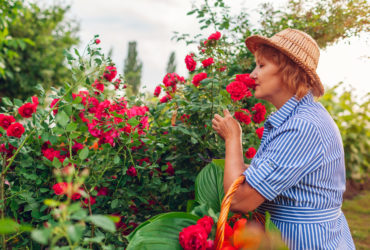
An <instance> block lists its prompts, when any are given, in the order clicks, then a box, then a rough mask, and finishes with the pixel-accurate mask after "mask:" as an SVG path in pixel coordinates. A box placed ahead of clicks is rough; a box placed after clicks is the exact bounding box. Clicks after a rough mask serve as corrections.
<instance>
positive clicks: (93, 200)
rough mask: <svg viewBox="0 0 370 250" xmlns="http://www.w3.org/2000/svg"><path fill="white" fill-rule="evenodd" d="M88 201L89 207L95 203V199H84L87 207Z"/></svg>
mask: <svg viewBox="0 0 370 250" xmlns="http://www.w3.org/2000/svg"><path fill="white" fill-rule="evenodd" d="M89 200H90V204H91V205H94V204H95V203H96V199H95V197H92V196H90V197H89V198H86V199H84V203H85V204H86V205H89Z"/></svg>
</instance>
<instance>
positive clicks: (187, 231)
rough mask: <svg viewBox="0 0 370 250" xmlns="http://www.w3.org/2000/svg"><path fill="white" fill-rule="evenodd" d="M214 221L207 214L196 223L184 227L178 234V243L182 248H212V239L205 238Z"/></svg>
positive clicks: (186, 249) (200, 249)
mask: <svg viewBox="0 0 370 250" xmlns="http://www.w3.org/2000/svg"><path fill="white" fill-rule="evenodd" d="M213 224H214V222H213V219H212V218H211V217H209V216H204V217H203V218H201V219H199V220H198V221H197V224H195V225H191V226H189V227H185V228H184V229H182V231H181V232H180V234H179V241H180V245H181V246H182V247H183V248H184V250H193V249H197V250H207V249H213V247H214V246H213V245H214V244H213V241H212V240H207V239H208V236H209V234H210V233H211V230H212V226H213Z"/></svg>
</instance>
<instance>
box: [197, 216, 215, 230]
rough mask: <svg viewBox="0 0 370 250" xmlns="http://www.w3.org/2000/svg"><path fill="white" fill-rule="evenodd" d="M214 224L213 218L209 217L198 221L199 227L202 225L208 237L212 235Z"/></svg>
mask: <svg viewBox="0 0 370 250" xmlns="http://www.w3.org/2000/svg"><path fill="white" fill-rule="evenodd" d="M213 224H214V222H213V219H212V217H210V216H207V215H206V216H204V217H203V218H201V219H199V220H198V221H197V225H201V226H202V227H203V228H204V230H206V233H207V235H209V234H210V233H211V231H212V226H213Z"/></svg>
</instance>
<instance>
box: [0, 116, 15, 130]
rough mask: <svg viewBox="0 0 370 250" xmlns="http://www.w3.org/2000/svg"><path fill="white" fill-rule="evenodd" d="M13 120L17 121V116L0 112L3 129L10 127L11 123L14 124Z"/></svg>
mask: <svg viewBox="0 0 370 250" xmlns="http://www.w3.org/2000/svg"><path fill="white" fill-rule="evenodd" d="M13 122H15V118H14V117H13V116H11V115H4V114H0V126H1V127H2V128H3V129H8V127H9V126H10V124H12V123H13Z"/></svg>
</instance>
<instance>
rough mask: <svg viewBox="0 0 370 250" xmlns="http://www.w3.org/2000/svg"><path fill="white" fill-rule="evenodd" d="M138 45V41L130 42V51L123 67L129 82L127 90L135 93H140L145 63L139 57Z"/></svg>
mask: <svg viewBox="0 0 370 250" xmlns="http://www.w3.org/2000/svg"><path fill="white" fill-rule="evenodd" d="M136 45H137V43H136V41H132V42H129V43H128V53H127V57H126V59H125V66H124V69H123V73H124V78H125V82H126V83H127V92H128V93H129V94H133V95H136V94H138V93H139V88H140V84H141V71H142V67H143V64H142V63H141V62H140V60H139V59H138V53H137V50H136Z"/></svg>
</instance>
